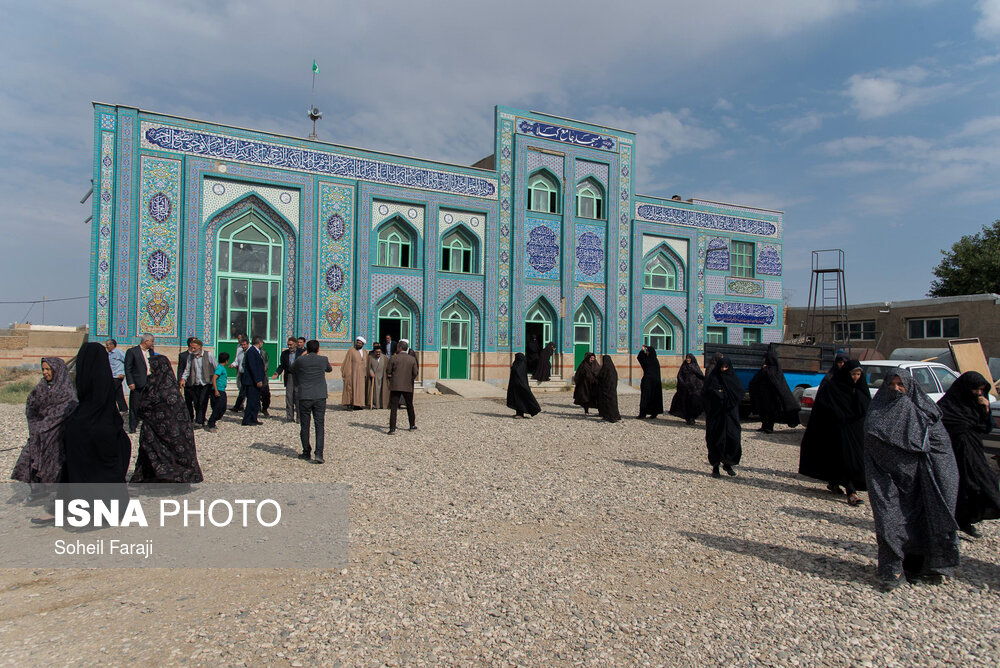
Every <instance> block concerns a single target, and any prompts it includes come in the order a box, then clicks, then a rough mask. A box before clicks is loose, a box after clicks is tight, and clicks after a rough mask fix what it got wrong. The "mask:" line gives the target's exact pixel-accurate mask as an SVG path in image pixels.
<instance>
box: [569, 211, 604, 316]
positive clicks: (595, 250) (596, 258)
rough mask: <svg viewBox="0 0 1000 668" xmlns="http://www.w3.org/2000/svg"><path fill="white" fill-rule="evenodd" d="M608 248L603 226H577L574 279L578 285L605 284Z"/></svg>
mask: <svg viewBox="0 0 1000 668" xmlns="http://www.w3.org/2000/svg"><path fill="white" fill-rule="evenodd" d="M606 248H607V240H606V233H605V230H604V227H603V226H601V225H582V224H577V226H576V244H575V245H574V249H575V251H574V257H573V278H574V279H575V280H576V282H577V283H604V276H605V265H606V259H605V258H606V255H605V249H606ZM600 303H602V304H603V303H604V302H600Z"/></svg>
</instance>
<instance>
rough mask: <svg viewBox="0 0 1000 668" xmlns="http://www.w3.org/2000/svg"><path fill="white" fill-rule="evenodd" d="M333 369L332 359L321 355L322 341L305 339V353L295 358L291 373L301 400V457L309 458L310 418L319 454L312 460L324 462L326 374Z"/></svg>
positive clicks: (319, 462) (318, 462) (317, 462)
mask: <svg viewBox="0 0 1000 668" xmlns="http://www.w3.org/2000/svg"><path fill="white" fill-rule="evenodd" d="M331 371H333V367H332V366H330V360H328V359H327V358H326V357H324V356H323V355H320V354H319V341H316V340H315V339H313V340H312V341H308V342H306V354H305V355H303V356H302V357H299V358H298V359H296V360H295V364H294V365H292V373H293V374H294V376H295V391H296V393H297V395H298V399H299V422H300V423H301V424H302V426H301V427H300V428H299V440H300V441H302V454H301V455H299V459H305V460H308V459H309V451H310V448H309V419H310V417H311V418H312V420H313V422H315V423H316V456H315V457H314V458H313V462H314V463H316V464H322V463H323V430H324V429H325V428H326V398H327V390H326V374H328V373H330V372H331Z"/></svg>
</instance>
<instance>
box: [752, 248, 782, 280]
mask: <svg viewBox="0 0 1000 668" xmlns="http://www.w3.org/2000/svg"><path fill="white" fill-rule="evenodd" d="M757 275H758V276H781V255H780V253H779V252H778V248H777V247H776V246H769V245H762V246H761V247H760V248H759V250H758V253H757Z"/></svg>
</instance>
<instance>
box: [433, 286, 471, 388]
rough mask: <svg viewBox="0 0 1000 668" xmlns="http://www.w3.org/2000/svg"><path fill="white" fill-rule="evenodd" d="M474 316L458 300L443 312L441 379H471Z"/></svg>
mask: <svg viewBox="0 0 1000 668" xmlns="http://www.w3.org/2000/svg"><path fill="white" fill-rule="evenodd" d="M471 330H472V314H471V313H469V311H468V309H466V308H465V307H464V306H462V305H461V304H460V303H459V302H458V301H457V300H456V301H454V302H452V303H451V304H450V305H448V306H446V307H445V308H444V309H443V310H442V311H441V368H440V370H439V373H440V376H441V378H453V379H462V380H464V379H467V378H468V377H469V342H470V334H471Z"/></svg>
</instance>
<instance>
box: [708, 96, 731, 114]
mask: <svg viewBox="0 0 1000 668" xmlns="http://www.w3.org/2000/svg"><path fill="white" fill-rule="evenodd" d="M712 108H713V109H716V110H718V111H729V110H731V109H732V108H733V103H732V102H730V101H729V100H727V99H726V98H724V97H720V98H719V99H718V100H716V101H715V106H714V107H712Z"/></svg>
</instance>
